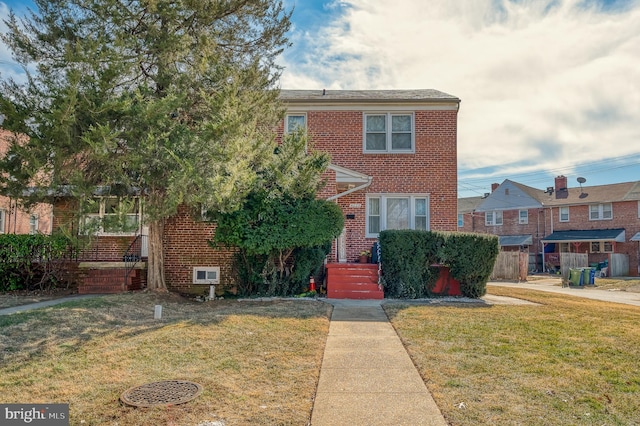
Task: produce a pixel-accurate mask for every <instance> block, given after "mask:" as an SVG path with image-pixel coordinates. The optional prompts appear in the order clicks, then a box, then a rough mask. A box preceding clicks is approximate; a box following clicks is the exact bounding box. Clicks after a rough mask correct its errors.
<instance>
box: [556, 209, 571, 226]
mask: <svg viewBox="0 0 640 426" xmlns="http://www.w3.org/2000/svg"><path fill="white" fill-rule="evenodd" d="M562 209H566V210H567V218H566V219H562ZM569 219H570V217H569V207H558V222H569Z"/></svg>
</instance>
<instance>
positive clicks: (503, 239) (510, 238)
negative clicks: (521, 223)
mask: <svg viewBox="0 0 640 426" xmlns="http://www.w3.org/2000/svg"><path fill="white" fill-rule="evenodd" d="M499 240H500V246H503V247H504V246H530V245H531V244H533V237H532V236H531V235H501V236H500V237H499Z"/></svg>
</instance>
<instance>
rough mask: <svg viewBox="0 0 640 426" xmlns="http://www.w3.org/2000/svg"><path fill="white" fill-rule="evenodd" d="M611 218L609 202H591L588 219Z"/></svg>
mask: <svg viewBox="0 0 640 426" xmlns="http://www.w3.org/2000/svg"><path fill="white" fill-rule="evenodd" d="M612 218H613V210H612V208H611V203H606V204H591V205H590V206H589V220H605V219H612Z"/></svg>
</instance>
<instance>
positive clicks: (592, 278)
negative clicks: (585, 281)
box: [589, 268, 596, 285]
mask: <svg viewBox="0 0 640 426" xmlns="http://www.w3.org/2000/svg"><path fill="white" fill-rule="evenodd" d="M595 283H596V268H591V270H590V271H589V284H591V285H594V284H595Z"/></svg>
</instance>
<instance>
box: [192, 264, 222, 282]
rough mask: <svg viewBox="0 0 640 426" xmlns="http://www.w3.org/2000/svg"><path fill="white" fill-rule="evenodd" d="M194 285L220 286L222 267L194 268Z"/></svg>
mask: <svg viewBox="0 0 640 426" xmlns="http://www.w3.org/2000/svg"><path fill="white" fill-rule="evenodd" d="M193 284H220V267H219V266H194V268H193Z"/></svg>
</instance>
